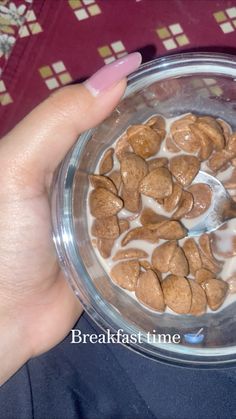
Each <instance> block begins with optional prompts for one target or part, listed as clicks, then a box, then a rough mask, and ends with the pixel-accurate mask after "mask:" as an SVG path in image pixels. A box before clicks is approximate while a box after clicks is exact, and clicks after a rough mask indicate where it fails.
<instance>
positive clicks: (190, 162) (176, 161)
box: [170, 154, 200, 186]
mask: <svg viewBox="0 0 236 419" xmlns="http://www.w3.org/2000/svg"><path fill="white" fill-rule="evenodd" d="M199 169H200V161H199V160H198V158H197V157H195V156H188V155H184V154H182V155H181V156H175V157H172V159H170V171H171V173H172V175H173V176H174V177H175V178H176V180H177V181H178V182H179V183H180V184H181V185H182V186H189V185H190V183H191V182H192V181H193V179H194V178H195V176H196V175H197V173H198V171H199Z"/></svg>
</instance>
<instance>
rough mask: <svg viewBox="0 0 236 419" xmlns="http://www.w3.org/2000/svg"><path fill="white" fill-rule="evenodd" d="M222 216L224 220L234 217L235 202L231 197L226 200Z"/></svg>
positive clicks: (235, 216) (235, 215)
mask: <svg viewBox="0 0 236 419" xmlns="http://www.w3.org/2000/svg"><path fill="white" fill-rule="evenodd" d="M223 218H224V220H225V221H226V220H231V218H236V202H234V201H233V200H232V199H230V200H229V201H228V202H227V206H225V208H224V211H223Z"/></svg>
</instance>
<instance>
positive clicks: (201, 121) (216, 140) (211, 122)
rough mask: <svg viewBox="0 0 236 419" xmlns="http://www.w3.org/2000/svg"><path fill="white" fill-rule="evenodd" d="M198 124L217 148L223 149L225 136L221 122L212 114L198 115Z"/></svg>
mask: <svg viewBox="0 0 236 419" xmlns="http://www.w3.org/2000/svg"><path fill="white" fill-rule="evenodd" d="M196 126H197V127H198V128H200V130H202V131H203V132H204V133H205V134H206V135H207V136H208V137H209V138H210V140H211V141H212V143H213V145H214V149H215V150H222V149H223V148H224V146H225V138H224V134H223V131H222V128H221V126H220V124H219V123H218V122H217V120H216V119H215V118H212V117H211V116H201V117H198V119H197V122H196Z"/></svg>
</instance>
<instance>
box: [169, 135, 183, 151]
mask: <svg viewBox="0 0 236 419" xmlns="http://www.w3.org/2000/svg"><path fill="white" fill-rule="evenodd" d="M166 148H167V150H168V151H170V152H171V153H178V152H179V151H181V150H180V148H179V147H177V145H176V144H175V143H174V141H173V140H172V138H171V136H170V135H167V137H166Z"/></svg>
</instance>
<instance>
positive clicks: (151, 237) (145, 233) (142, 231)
mask: <svg viewBox="0 0 236 419" xmlns="http://www.w3.org/2000/svg"><path fill="white" fill-rule="evenodd" d="M133 240H146V241H147V242H150V243H157V242H158V241H159V238H158V235H157V233H156V231H155V230H154V231H151V230H149V229H148V228H146V227H136V228H133V229H132V230H129V231H128V233H127V234H126V235H125V237H124V238H123V240H122V242H121V245H122V246H126V244H128V243H130V242H131V241H133Z"/></svg>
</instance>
